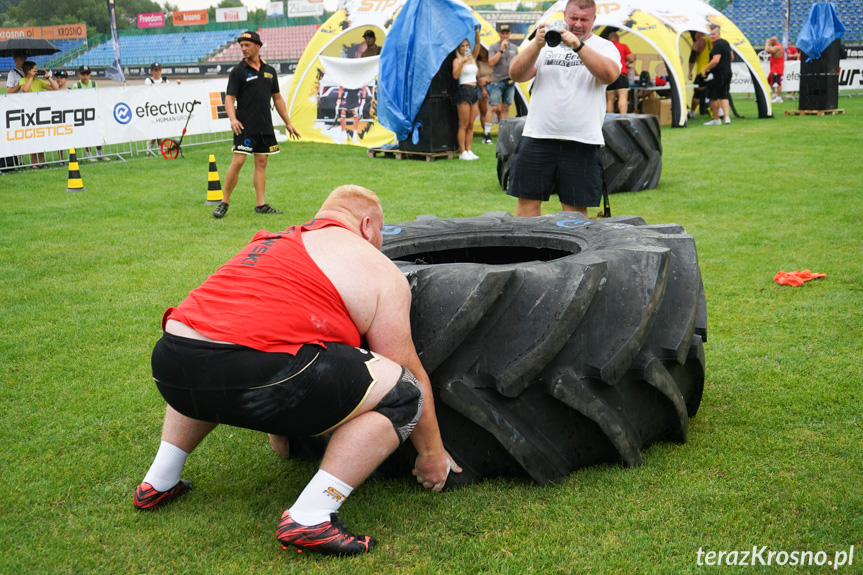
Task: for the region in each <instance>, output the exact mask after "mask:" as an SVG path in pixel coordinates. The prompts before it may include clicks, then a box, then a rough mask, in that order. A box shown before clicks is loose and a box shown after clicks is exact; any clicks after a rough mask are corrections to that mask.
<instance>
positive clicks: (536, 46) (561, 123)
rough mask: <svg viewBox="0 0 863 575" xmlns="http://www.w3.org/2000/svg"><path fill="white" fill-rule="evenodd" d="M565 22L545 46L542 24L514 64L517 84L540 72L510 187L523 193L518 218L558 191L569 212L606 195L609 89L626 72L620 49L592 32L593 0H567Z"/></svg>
mask: <svg viewBox="0 0 863 575" xmlns="http://www.w3.org/2000/svg"><path fill="white" fill-rule="evenodd" d="M564 22H565V23H566V25H567V28H568V29H567V30H564V31H562V32H561V33H560V36H561V40H562V41H561V43H560V44H558V45H557V46H555V47H554V48H552V47H551V46H547V45H546V42H545V35H546V24H545V23H543V24H540V25H539V26H538V27H537V33H536V38H535V40H534V42H532V43H531V44H530V45H529V46H528V47H527V48H525V49H524V50H522V51H521V52H520V53H519V54H518V56H516V57H515V58H514V59H513V61H512V64H511V66H510V75H511V76H512V79H513V80H515V81H516V82H526V81H528V80H530V79H531V78H533V77H536V80H535V81H534V84H533V94H532V96H531V101H530V110H529V111H528V114H527V120H526V121H525V124H524V135H523V136H522V138H521V140H519V142H518V145H517V146H516V149H515V154H514V155H513V159H512V171H511V174H510V179H509V189H508V190H507V194H509V195H510V196H514V197H516V198H518V204H517V205H516V210H515V215H516V216H538V215H540V213H541V208H542V202H544V201H547V200H548V199H549V197H550V195H551V194H552V192H556V193H557V195H558V197H559V198H560V205H561V208H562V209H563V210H564V211H577V212H580V213H581V214H583V215H587V207H589V206H598V205H599V200H600V197H601V196H602V181H603V180H602V161H601V158H600V147H601V146H602V145H603V144H604V143H605V141H604V139H603V136H602V123H603V119H604V117H605V104H606V102H605V87H606V86H607V85H609V84H611V83H612V82H614V81H615V80H616V79H617V78H618V76H620V53H619V52H618V51H617V48H615V47H614V44H612V43H611V42H609V41H608V40H606V39H604V38H600V37H599V36H596V35H594V34H592V33H591V30H592V28H593V24H594V22H596V4H595V3H594V1H593V0H569V2H568V3H567V5H566V8H565V10H564Z"/></svg>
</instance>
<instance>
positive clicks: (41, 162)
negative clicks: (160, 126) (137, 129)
mask: <svg viewBox="0 0 863 575" xmlns="http://www.w3.org/2000/svg"><path fill="white" fill-rule="evenodd" d="M233 140H234V135H233V133H232V132H230V131H227V132H215V133H212V134H189V135H187V136H185V137H184V138H183V145H182V147H183V148H186V147H190V146H201V145H204V144H213V143H218V142H233ZM161 141H162V140H150V141H147V140H143V141H139V142H125V143H122V144H111V145H110V146H92V147H89V148H78V149H76V150H75V159H76V160H78V162H79V163H81V162H99V161H122V162H125V161H127V160H130V159H132V158H140V157H146V156H154V157H157V158H158V157H161V156H162V152H161V150H160V147H159V146H160V143H161ZM68 161H69V151H68V150H53V151H50V152H40V153H38V154H23V155H21V156H13V157H10V158H0V174H2V175H5V174H6V173H8V172H11V171H14V170H36V169H42V168H51V167H63V166H65V165H66V163H67V162H68Z"/></svg>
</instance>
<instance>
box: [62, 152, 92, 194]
mask: <svg viewBox="0 0 863 575" xmlns="http://www.w3.org/2000/svg"><path fill="white" fill-rule="evenodd" d="M66 191H67V192H81V191H87V188H85V187H84V182H83V181H81V170H80V168H78V158H77V156H76V155H75V148H69V180H68V183H67V184H66Z"/></svg>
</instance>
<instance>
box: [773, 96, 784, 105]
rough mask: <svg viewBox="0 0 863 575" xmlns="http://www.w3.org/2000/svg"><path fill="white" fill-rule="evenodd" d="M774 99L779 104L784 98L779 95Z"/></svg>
mask: <svg viewBox="0 0 863 575" xmlns="http://www.w3.org/2000/svg"><path fill="white" fill-rule="evenodd" d="M773 101H774V102H776V103H777V104H781V103H782V98H781V97H779V96H776V99H775V100H773Z"/></svg>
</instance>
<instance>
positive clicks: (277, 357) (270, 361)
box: [151, 333, 377, 436]
mask: <svg viewBox="0 0 863 575" xmlns="http://www.w3.org/2000/svg"><path fill="white" fill-rule="evenodd" d="M326 345H327V347H326V349H325V348H322V347H320V346H317V345H304V346H303V347H302V348H300V350H299V352H297V355H296V356H294V355H291V354H289V353H269V352H264V351H258V350H256V349H251V348H248V347H244V346H241V345H225V344H219V343H211V342H207V341H198V340H195V339H188V338H185V337H180V336H176V335H173V334H170V333H165V334H163V335H162V339H160V340H159V341H158V342H157V343H156V346H155V347H154V348H153V355H152V360H151V362H152V368H153V379H155V380H156V386H157V387H158V388H159V392H160V393H161V394H162V397H164V398H165V401H167V402H168V404H169V405H170V406H171V407H173V408H174V409H176V410H177V411H179V412H180V413H182V414H183V415H185V416H187V417H191V418H193V419H198V420H201V421H209V422H212V423H221V424H225V425H233V426H235V427H243V428H246V429H254V430H257V431H264V432H266V433H273V434H277V435H302V436H308V435H320V434H322V433H327V432H329V431H331V430H332V429H333V428H334V427H337V426H338V425H339V424H340V423H342V422H344V420H345V419H347V418H348V417H349V416H350V415H351V414H352V413H353V412H354V411H355V410H356V408H357V407H359V405H360V404H361V403H362V402H363V399H364V398H365V397H366V395H367V394H368V392H369V390H370V389H371V388H372V386H373V385H374V383H375V380H374V378H373V377H372V374H371V372H370V371H369V365H370V364H371V363H372V362H374V361H377V358H376V356H375V355H374V354H372V353H371V352H369V351H366V350H364V349H360V348H356V347H353V346H350V345H345V344H342V343H327V344H326Z"/></svg>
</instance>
